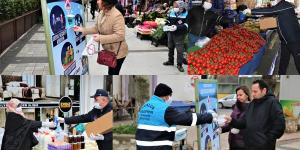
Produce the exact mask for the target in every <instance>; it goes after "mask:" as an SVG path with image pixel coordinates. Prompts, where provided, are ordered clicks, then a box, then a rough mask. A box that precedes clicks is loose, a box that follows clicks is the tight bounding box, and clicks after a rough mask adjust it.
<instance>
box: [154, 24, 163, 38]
mask: <svg viewBox="0 0 300 150" xmlns="http://www.w3.org/2000/svg"><path fill="white" fill-rule="evenodd" d="M164 34H166V33H165V32H164V31H163V26H159V27H158V28H157V29H156V30H155V31H154V32H153V34H152V35H151V36H152V38H154V39H161V38H162V37H163V36H164Z"/></svg>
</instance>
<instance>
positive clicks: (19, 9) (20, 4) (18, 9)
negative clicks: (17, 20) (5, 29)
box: [14, 0, 25, 16]
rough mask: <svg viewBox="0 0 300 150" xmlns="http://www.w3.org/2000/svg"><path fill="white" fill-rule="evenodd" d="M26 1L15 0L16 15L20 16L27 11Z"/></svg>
mask: <svg viewBox="0 0 300 150" xmlns="http://www.w3.org/2000/svg"><path fill="white" fill-rule="evenodd" d="M24 6H25V5H24V1H23V0H14V8H15V10H16V15H17V16H20V15H22V14H23V13H24V12H25V7H24Z"/></svg>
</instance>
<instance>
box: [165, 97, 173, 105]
mask: <svg viewBox="0 0 300 150" xmlns="http://www.w3.org/2000/svg"><path fill="white" fill-rule="evenodd" d="M172 102H173V99H172V98H171V97H169V99H168V100H167V101H166V103H167V104H168V105H171V103H172Z"/></svg>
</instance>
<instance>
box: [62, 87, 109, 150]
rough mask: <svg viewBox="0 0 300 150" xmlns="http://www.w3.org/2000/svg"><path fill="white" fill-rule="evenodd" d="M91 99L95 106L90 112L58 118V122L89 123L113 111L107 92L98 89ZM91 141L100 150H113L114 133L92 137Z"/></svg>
mask: <svg viewBox="0 0 300 150" xmlns="http://www.w3.org/2000/svg"><path fill="white" fill-rule="evenodd" d="M91 98H94V100H95V106H94V108H93V109H92V110H91V111H90V112H88V113H87V114H83V115H79V116H73V117H68V118H60V117H58V121H59V122H60V123H66V124H78V123H87V122H92V121H94V120H96V119H97V118H100V117H101V116H103V115H104V114H106V113H109V112H110V111H112V104H111V103H110V101H109V96H108V93H107V92H106V91H105V90H102V89H98V90H97V91H96V93H95V94H94V96H92V97H91ZM90 139H91V140H95V141H96V142H97V145H98V148H99V150H112V132H108V133H106V134H103V135H101V134H98V135H91V137H90Z"/></svg>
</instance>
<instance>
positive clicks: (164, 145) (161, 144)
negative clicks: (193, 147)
mask: <svg viewBox="0 0 300 150" xmlns="http://www.w3.org/2000/svg"><path fill="white" fill-rule="evenodd" d="M171 96H172V89H171V88H170V87H169V86H167V85H166V84H162V83H160V84H158V85H157V86H156V88H155V90H154V95H153V96H152V97H151V98H150V100H149V101H147V102H146V103H145V104H144V105H143V106H142V108H141V110H140V112H139V114H138V120H137V124H138V126H137V132H136V144H137V150H172V145H173V141H174V139H175V131H176V125H183V126H195V125H200V124H205V123H212V121H213V119H217V114H216V113H214V112H212V113H203V114H198V113H192V112H178V111H177V110H176V109H174V108H172V107H171V106H169V105H170V103H171V102H172V101H171Z"/></svg>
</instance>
